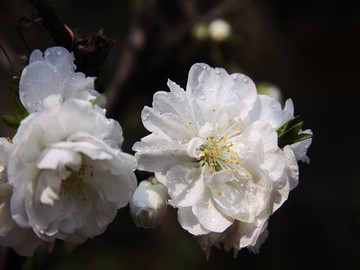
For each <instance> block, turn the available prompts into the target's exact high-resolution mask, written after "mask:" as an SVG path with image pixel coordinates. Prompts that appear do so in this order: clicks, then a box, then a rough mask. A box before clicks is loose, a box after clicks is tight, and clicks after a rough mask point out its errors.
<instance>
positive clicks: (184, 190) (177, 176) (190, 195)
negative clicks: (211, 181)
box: [166, 164, 205, 207]
mask: <svg viewBox="0 0 360 270" xmlns="http://www.w3.org/2000/svg"><path fill="white" fill-rule="evenodd" d="M194 165H197V164H186V165H178V166H175V167H173V168H171V169H170V170H169V171H168V173H167V174H166V186H167V188H168V191H169V195H170V197H171V199H172V201H171V204H172V205H173V206H176V207H187V206H192V205H194V204H196V203H197V202H198V201H199V200H200V199H201V197H202V194H203V193H204V190H205V186H204V182H203V179H202V170H201V168H198V167H194Z"/></svg>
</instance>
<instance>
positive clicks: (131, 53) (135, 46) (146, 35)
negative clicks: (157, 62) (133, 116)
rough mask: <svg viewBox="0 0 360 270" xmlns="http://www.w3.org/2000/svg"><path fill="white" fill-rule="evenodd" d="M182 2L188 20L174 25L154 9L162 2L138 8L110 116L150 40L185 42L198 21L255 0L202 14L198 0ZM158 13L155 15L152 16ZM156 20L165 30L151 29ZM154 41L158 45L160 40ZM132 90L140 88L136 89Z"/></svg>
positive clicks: (235, 0) (233, 0) (110, 92)
mask: <svg viewBox="0 0 360 270" xmlns="http://www.w3.org/2000/svg"><path fill="white" fill-rule="evenodd" d="M179 2H180V11H179V12H181V13H182V18H184V21H182V22H181V23H180V24H178V25H176V26H175V27H174V25H170V27H169V26H167V23H166V22H165V23H164V22H163V23H159V21H160V22H161V20H162V19H163V18H159V17H158V16H159V15H160V16H161V15H162V14H161V12H160V11H159V10H155V11H154V9H156V8H158V6H156V5H157V4H158V2H156V3H155V5H147V6H146V7H145V8H144V10H137V11H136V12H137V13H136V16H135V18H134V20H133V22H132V26H131V29H130V32H129V36H128V39H127V42H126V44H127V45H126V47H125V49H124V53H123V55H122V57H121V60H120V62H119V64H118V67H117V71H116V72H115V76H114V78H113V81H112V83H111V84H110V87H109V88H108V89H107V91H106V95H107V97H108V105H107V113H108V116H109V117H113V118H116V117H117V113H118V110H119V109H118V107H119V104H120V102H121V99H122V98H123V97H124V93H123V90H124V88H125V86H127V83H129V81H130V80H131V79H132V75H133V74H134V72H135V71H136V70H137V67H138V66H139V65H141V63H139V59H142V58H141V55H142V54H143V53H144V51H145V50H147V49H149V47H151V44H150V42H152V41H154V42H158V43H162V46H163V47H168V48H171V47H173V46H175V45H176V44H178V43H179V42H181V40H184V39H185V37H186V36H187V35H188V33H190V31H191V29H192V28H193V26H194V25H195V24H197V23H200V22H210V21H211V20H213V19H215V18H218V17H226V16H229V15H231V14H233V13H235V12H238V11H239V9H241V8H244V7H245V6H247V5H248V4H249V2H251V0H242V1H239V0H229V1H221V2H220V3H219V4H218V5H216V6H215V7H213V8H211V9H210V10H209V11H207V12H206V13H205V14H203V15H201V16H199V15H198V11H197V10H196V3H197V1H191V0H183V2H182V1H179ZM154 14H155V16H151V15H154ZM156 22H158V24H159V25H160V27H161V29H160V30H161V33H159V32H156V33H153V32H150V31H152V30H154V29H152V28H151V27H150V26H149V25H153V24H154V23H155V24H156ZM159 25H158V26H159ZM155 29H156V28H155ZM158 30H159V29H156V30H155V31H158ZM154 35H156V37H157V38H155V39H154V38H153V36H154ZM150 37H151V38H152V39H151V40H150ZM152 45H155V46H156V44H152ZM131 91H137V90H136V89H132V90H131Z"/></svg>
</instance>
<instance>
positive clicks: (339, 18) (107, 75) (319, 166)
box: [0, 0, 360, 270]
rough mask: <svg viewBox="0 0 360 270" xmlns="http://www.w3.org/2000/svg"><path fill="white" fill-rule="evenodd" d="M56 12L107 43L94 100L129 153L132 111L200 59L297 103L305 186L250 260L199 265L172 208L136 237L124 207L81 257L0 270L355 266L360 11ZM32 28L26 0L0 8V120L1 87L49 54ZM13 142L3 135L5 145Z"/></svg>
mask: <svg viewBox="0 0 360 270" xmlns="http://www.w3.org/2000/svg"><path fill="white" fill-rule="evenodd" d="M52 4H53V7H54V9H55V10H56V12H57V13H58V15H59V16H60V17H61V19H62V21H63V22H64V23H65V24H66V25H67V26H69V27H70V28H71V29H72V30H73V31H75V32H76V33H78V35H82V36H89V35H92V34H94V33H96V32H97V31H99V30H100V29H103V31H104V33H105V35H106V36H107V37H108V38H111V39H113V40H114V41H115V43H114V44H113V47H112V49H111V50H110V52H109V54H108V57H107V58H106V61H105V62H104V63H103V65H102V67H101V69H100V73H99V74H98V76H97V77H98V80H97V89H99V90H100V91H103V92H105V93H106V95H107V96H108V98H109V106H108V111H107V113H108V116H109V117H112V118H115V119H117V120H119V121H120V124H121V125H122V127H123V129H124V137H125V143H124V146H123V150H124V151H127V152H131V151H132V150H131V146H132V145H133V143H134V142H136V141H138V140H140V139H141V137H143V136H144V135H146V134H147V131H146V130H145V128H144V127H143V126H142V123H141V120H140V112H141V110H142V108H143V106H144V105H151V102H152V96H153V94H154V92H156V91H159V90H165V91H167V86H166V82H167V79H168V78H170V79H171V80H173V81H175V82H177V83H178V84H180V85H181V86H182V87H185V86H186V80H187V73H188V71H189V69H190V67H191V65H192V64H193V63H195V62H205V63H208V64H209V65H211V66H219V67H223V68H225V69H226V70H227V71H228V72H229V73H233V72H242V73H245V74H247V75H248V76H250V77H251V78H252V79H253V80H254V81H255V82H257V83H271V84H274V85H276V86H277V87H278V88H279V89H280V90H281V92H282V96H283V98H284V100H285V99H286V98H289V97H291V98H292V99H293V101H294V104H295V113H296V114H300V115H301V116H302V118H303V120H304V122H305V125H304V127H305V128H311V129H312V130H313V132H314V134H315V138H314V140H313V143H312V145H311V147H310V150H309V152H308V155H309V157H310V159H311V164H310V165H308V164H300V184H299V186H298V187H297V188H296V189H295V190H293V191H292V192H291V193H290V197H289V199H288V201H287V202H285V204H284V205H283V206H282V207H281V208H280V209H279V210H278V211H277V212H276V213H275V214H274V215H273V216H271V218H270V221H269V226H268V229H269V232H270V234H269V237H268V239H267V241H266V242H265V244H263V246H262V247H261V249H260V253H259V254H257V255H255V254H251V253H249V252H248V251H247V250H242V251H241V252H239V255H238V257H237V258H233V254H232V253H231V252H230V253H227V252H225V251H223V250H220V249H217V248H213V250H212V253H211V255H210V258H209V260H206V258H205V256H204V254H203V253H202V251H201V250H200V248H199V246H198V244H197V242H196V240H195V239H194V238H193V237H192V236H191V235H190V234H188V233H187V232H186V231H185V230H183V229H182V228H181V227H180V225H179V224H178V222H177V219H176V211H175V210H174V209H170V208H169V211H168V214H167V216H166V220H165V222H164V223H163V224H162V225H161V226H160V227H158V228H156V229H154V230H144V229H138V228H136V226H135V225H134V223H133V222H132V220H131V218H130V215H129V210H128V208H124V209H121V210H120V211H119V213H118V216H117V218H116V219H115V221H114V222H113V223H111V224H110V225H109V227H108V229H107V231H106V232H105V233H104V234H103V235H101V236H98V237H95V238H94V239H90V240H88V241H87V242H85V243H84V244H82V245H80V246H76V247H73V246H69V245H66V244H64V243H62V242H60V241H59V242H57V243H56V246H55V248H54V250H53V252H52V253H51V254H48V253H47V252H46V251H40V252H39V253H37V254H36V255H35V256H34V257H32V258H26V257H20V256H18V255H16V253H15V252H14V251H13V250H11V249H6V248H1V257H0V260H1V261H0V269H52V270H55V269H68V270H70V269H130V268H131V269H149V270H150V269H158V270H161V269H231V268H239V269H240V268H247V267H252V268H253V269H315V268H321V269H326V268H329V267H331V269H360V268H359V267H360V244H359V242H360V177H359V175H360V166H359V162H360V157H359V151H360V147H359V143H358V139H359V137H358V136H359V116H360V114H359V109H358V108H359V105H358V98H359V97H360V95H359V90H360V89H359V78H360V77H359V71H360V68H359V63H360V53H359V49H360V1H355V0H354V1H346V0H314V1H310V0H304V1H296V0H274V1H266V0H257V1H256V0H255V1H251V0H248V1H246V0H237V1H233V0H223V1H215V0H193V1H192V0H126V1H111V0H77V1H70V0H62V1H60V0H53V1H52ZM37 17H38V13H37V11H36V9H34V6H33V4H32V3H31V2H30V1H28V0H1V2H0V45H1V46H2V47H3V48H4V49H5V51H6V53H7V55H8V57H9V58H10V59H11V62H12V65H13V66H11V65H10V64H9V61H8V60H7V59H6V57H5V55H4V53H3V52H0V96H1V97H0V114H13V111H12V108H11V102H10V100H11V97H10V90H9V85H10V82H11V77H12V76H13V75H15V74H16V73H18V74H19V71H20V70H21V68H22V66H23V64H24V63H26V58H24V56H28V54H29V49H30V50H33V49H41V50H44V49H46V48H47V47H51V46H54V45H55V42H54V40H53V39H52V38H51V37H50V35H49V33H47V32H46V31H44V28H42V27H38V26H36V25H35V23H34V20H35V19H36V18H37ZM21 18H26V19H25V20H24V19H21ZM20 19H21V20H20ZM217 19H221V20H223V22H225V24H226V25H227V26H225V28H221V27H220V29H222V30H221V31H220V30H219V31H220V34H219V33H218V32H216V31H215V33H214V32H212V31H214V29H213V30H211V29H209V25H211V23H212V22H213V21H214V20H217ZM24 22H26V23H24ZM220 26H221V24H220ZM210 28H211V27H210ZM215 28H216V27H215ZM224 29H225V30H224ZM226 29H227V30H226ZM224 31H225V32H224ZM13 133H14V131H13V130H11V129H10V128H8V127H6V126H5V125H3V123H1V124H0V136H12V135H13Z"/></svg>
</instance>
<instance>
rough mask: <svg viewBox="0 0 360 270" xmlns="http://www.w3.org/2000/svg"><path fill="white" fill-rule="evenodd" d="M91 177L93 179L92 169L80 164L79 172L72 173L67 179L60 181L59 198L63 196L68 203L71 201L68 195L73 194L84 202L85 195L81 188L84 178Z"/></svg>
mask: <svg viewBox="0 0 360 270" xmlns="http://www.w3.org/2000/svg"><path fill="white" fill-rule="evenodd" d="M92 177H94V172H93V171H92V167H91V166H89V165H84V164H82V165H81V167H80V169H79V171H72V173H71V175H70V176H69V177H68V178H66V179H65V180H62V181H61V186H60V196H65V197H67V199H68V201H71V196H70V195H71V194H72V193H74V192H75V193H77V194H78V196H80V197H81V200H82V201H86V194H85V191H84V187H83V184H84V178H92Z"/></svg>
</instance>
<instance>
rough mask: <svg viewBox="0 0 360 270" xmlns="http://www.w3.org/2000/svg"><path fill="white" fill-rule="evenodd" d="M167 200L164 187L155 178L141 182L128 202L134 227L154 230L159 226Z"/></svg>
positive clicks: (164, 212)
mask: <svg viewBox="0 0 360 270" xmlns="http://www.w3.org/2000/svg"><path fill="white" fill-rule="evenodd" d="M168 199H169V195H168V193H167V190H166V187H165V186H163V185H162V184H161V183H159V182H158V181H157V180H156V178H155V177H153V178H151V179H149V180H145V181H142V182H141V183H140V184H139V186H138V187H137V189H136V190H135V192H134V195H133V197H132V198H131V200H130V204H129V205H130V214H131V217H132V219H133V220H134V222H135V224H136V226H138V227H143V228H146V229H148V228H155V227H156V226H157V225H159V224H161V222H162V220H163V218H164V216H165V214H166V211H167V204H166V201H167V200H168Z"/></svg>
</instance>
